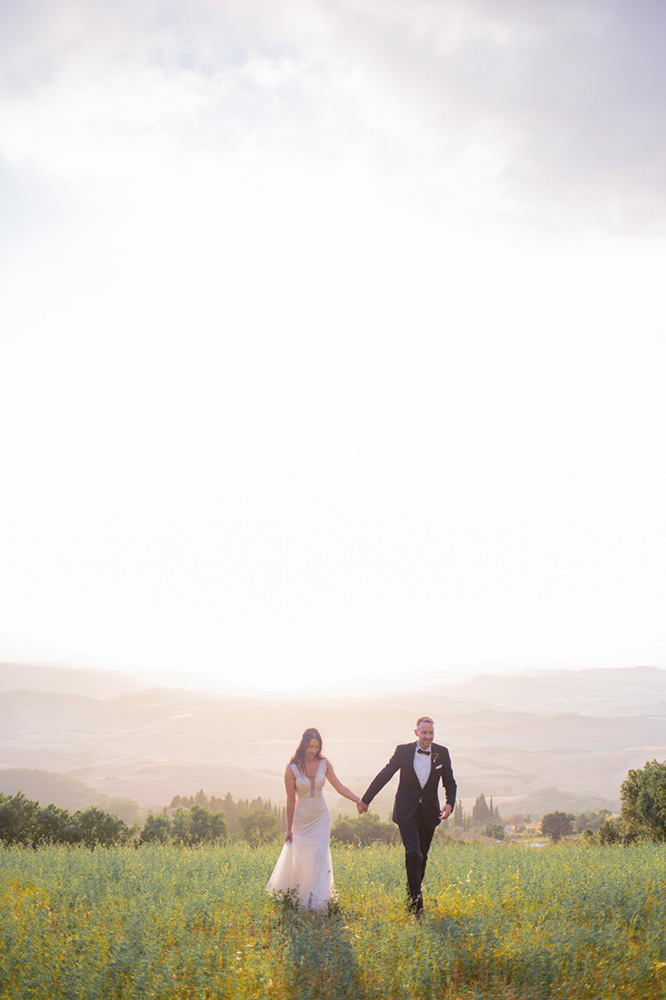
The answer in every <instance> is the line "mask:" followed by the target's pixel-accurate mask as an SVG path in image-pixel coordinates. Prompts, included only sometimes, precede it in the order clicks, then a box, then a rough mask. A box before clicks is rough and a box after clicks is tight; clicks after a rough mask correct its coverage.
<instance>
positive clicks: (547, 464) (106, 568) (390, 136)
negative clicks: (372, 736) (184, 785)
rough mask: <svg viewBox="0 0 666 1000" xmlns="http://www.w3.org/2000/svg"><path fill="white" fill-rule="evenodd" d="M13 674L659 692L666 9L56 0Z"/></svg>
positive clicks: (20, 386)
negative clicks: (516, 682) (629, 685)
mask: <svg viewBox="0 0 666 1000" xmlns="http://www.w3.org/2000/svg"><path fill="white" fill-rule="evenodd" d="M2 20H3V26H2V31H1V32H0V66H1V69H0V185H1V204H2V218H3V222H2V227H1V228H0V255H1V259H0V264H1V269H0V270H1V277H0V283H1V286H2V287H0V300H1V305H0V309H1V312H2V324H1V327H0V338H1V339H0V427H1V428H2V430H1V435H2V438H1V444H0V449H1V450H0V467H1V469H2V483H3V485H2V489H1V491H0V550H1V557H0V609H1V610H0V658H2V659H5V660H11V661H13V662H18V663H21V662H26V663H27V662H28V661H30V660H36V659H37V660H41V661H49V662H62V663H70V664H80V665H90V666H97V667H122V668H124V669H132V670H136V671H139V672H142V673H143V674H146V675H158V674H159V675H161V676H166V677H170V678H171V679H172V680H174V681H182V682H183V683H185V682H188V683H189V682H192V681H193V680H194V679H196V680H197V682H198V683H202V682H204V683H207V684H209V685H215V686H230V687H236V688H244V689H250V690H256V691H261V690H275V689H277V690H284V691H298V690H301V689H303V690H309V689H313V688H325V689H331V690H336V689H341V688H347V689H352V690H353V689H355V688H358V689H359V690H360V689H361V687H367V688H372V687H373V686H376V685H378V684H381V685H387V684H388V685H391V686H394V687H395V686H400V685H401V684H407V683H411V681H412V678H413V676H414V675H415V674H416V675H417V676H418V677H419V678H420V679H422V680H426V679H427V678H428V677H431V676H435V675H436V676H442V675H446V676H448V675H449V674H450V675H454V674H460V673H463V674H464V673H465V672H466V671H467V672H472V671H476V670H477V669H478V666H479V665H483V669H484V670H486V671H487V670H488V669H493V668H496V669H498V668H504V667H505V666H507V665H510V666H511V667H512V668H513V667H515V666H517V665H521V664H522V665H537V664H558V665H560V666H579V667H582V666H587V667H590V666H591V667H601V666H605V667H611V666H635V665H638V664H645V665H652V666H657V667H658V666H664V665H665V664H666V632H665V630H664V616H663V608H664V606H665V598H666V594H665V592H664V591H665V584H664V581H665V579H666V575H665V574H664V566H665V565H666V527H665V526H666V519H665V518H664V510H666V496H665V494H666V489H665V476H666V472H665V469H666V464H665V463H664V460H663V444H662V439H663V427H664V424H665V422H666V412H665V411H666V394H665V393H664V348H663V333H664V313H665V306H664V295H663V254H664V237H665V234H666V104H665V103H664V100H663V94H664V90H665V87H666V62H665V61H664V59H663V52H662V48H663V46H662V42H661V39H662V38H663V32H664V29H665V28H666V24H665V21H666V8H665V7H664V6H663V4H661V3H657V2H648V0H635V2H634V3H632V4H630V5H629V4H627V3H621V2H620V0H603V2H602V0H575V2H573V0H544V2H541V3H538V4H535V3H533V2H531V0H511V2H509V0H492V2H491V0H464V2H462V0H461V2H458V0H447V2H444V0H411V2H409V3H398V2H394V0H220V2H215V3H213V2H209V0H187V2H184V0H175V2H174V3H171V4H166V5H165V4H164V3H158V2H157V0H154V2H151V0H113V3H111V2H110V0H99V2H96V3H94V4H91V3H89V2H86V0H62V2H59V3H57V4H54V3H47V2H44V0H25V2H23V3H22V4H14V5H11V6H5V8H4V9H3V13H2Z"/></svg>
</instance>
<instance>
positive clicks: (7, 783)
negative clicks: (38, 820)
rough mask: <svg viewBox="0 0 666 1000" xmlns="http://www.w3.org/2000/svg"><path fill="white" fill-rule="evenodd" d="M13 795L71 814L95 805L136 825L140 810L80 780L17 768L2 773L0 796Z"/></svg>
mask: <svg viewBox="0 0 666 1000" xmlns="http://www.w3.org/2000/svg"><path fill="white" fill-rule="evenodd" d="M16 792H23V794H24V795H25V796H26V798H28V799H32V800H33V801H34V802H39V803H40V805H42V806H46V805H49V804H50V803H53V805H56V806H60V807H61V809H69V810H70V812H75V811H76V810H77V809H87V808H88V807H89V806H97V807H98V808H99V809H103V810H104V811H105V812H109V813H112V814H113V815H114V816H118V817H119V818H120V819H122V820H124V821H125V822H126V823H129V824H131V823H137V822H139V820H140V818H141V809H140V808H139V806H138V804H137V803H136V802H132V801H131V800H130V799H120V798H112V797H110V796H108V795H103V794H101V793H100V792H98V791H96V790H95V789H94V788H91V787H90V786H89V785H86V784H84V783H83V782H81V781H75V780H74V778H69V777H67V776H66V775H62V774H53V773H50V772H48V771H35V770H26V769H25V768H20V767H16V768H5V769H4V770H1V771H0V793H2V794H3V795H15V794H16Z"/></svg>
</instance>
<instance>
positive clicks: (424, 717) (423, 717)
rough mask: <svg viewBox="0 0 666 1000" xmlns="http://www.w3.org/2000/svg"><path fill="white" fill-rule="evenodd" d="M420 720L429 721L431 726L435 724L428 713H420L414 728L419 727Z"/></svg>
mask: <svg viewBox="0 0 666 1000" xmlns="http://www.w3.org/2000/svg"><path fill="white" fill-rule="evenodd" d="M422 722H429V723H430V725H431V726H434V725H435V723H434V722H433V721H432V719H431V718H430V716H429V715H422V716H421V718H420V719H417V720H416V728H417V729H418V728H419V726H420V725H421V723H422Z"/></svg>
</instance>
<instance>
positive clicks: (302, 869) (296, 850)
mask: <svg viewBox="0 0 666 1000" xmlns="http://www.w3.org/2000/svg"><path fill="white" fill-rule="evenodd" d="M321 747H322V742H321V736H320V735H319V731H318V730H317V729H306V730H305V732H304V733H303V735H302V736H301V742H300V743H299V744H298V747H297V748H296V752H295V753H294V755H293V757H292V758H291V760H290V761H289V763H288V764H287V767H286V768H285V772H284V784H285V788H286V789H287V832H286V834H285V837H284V841H285V842H284V847H283V848H282V852H281V854H280V857H279V858H278V860H277V864H276V865H275V868H274V869H273V874H272V875H271V877H270V879H269V880H268V885H267V886H266V891H267V892H271V893H280V894H282V893H295V896H296V899H297V900H298V902H299V904H300V905H301V906H302V907H303V908H304V909H313V910H325V909H326V908H327V906H328V903H329V900H331V899H334V898H335V889H334V887H333V866H332V863H331V849H330V846H329V835H330V830H331V817H330V815H329V812H328V806H327V805H326V800H325V798H324V795H323V788H324V785H325V784H326V780H327V779H328V781H330V783H331V784H332V785H333V788H335V790H336V792H339V794H340V795H343V796H344V797H345V798H346V799H351V801H352V802H356V803H358V802H360V798H359V796H358V795H354V793H353V792H352V791H351V790H350V789H349V788H347V787H346V785H343V784H342V782H341V781H340V780H339V779H338V777H337V775H336V773H335V771H334V770H333V765H332V764H331V762H330V760H327V758H326V757H322V755H321Z"/></svg>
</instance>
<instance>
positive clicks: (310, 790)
mask: <svg viewBox="0 0 666 1000" xmlns="http://www.w3.org/2000/svg"><path fill="white" fill-rule="evenodd" d="M289 767H290V768H291V769H292V771H293V773H294V778H295V779H296V795H297V796H298V798H299V799H320V798H321V797H322V796H323V794H324V785H325V784H326V760H325V759H324V758H323V757H322V759H321V760H320V761H319V767H318V768H317V773H316V775H315V776H314V778H308V777H307V776H306V775H304V774H302V773H301V772H300V771H299V770H298V768H297V766H296V764H290V765H289Z"/></svg>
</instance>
